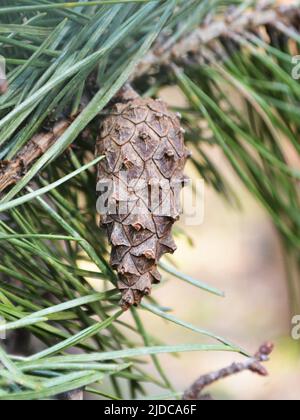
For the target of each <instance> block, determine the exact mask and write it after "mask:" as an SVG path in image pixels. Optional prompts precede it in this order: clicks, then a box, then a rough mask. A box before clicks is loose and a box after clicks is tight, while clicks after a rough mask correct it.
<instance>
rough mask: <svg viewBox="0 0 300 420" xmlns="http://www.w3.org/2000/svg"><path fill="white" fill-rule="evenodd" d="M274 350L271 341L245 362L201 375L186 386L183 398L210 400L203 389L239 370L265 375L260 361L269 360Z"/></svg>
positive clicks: (265, 370)
mask: <svg viewBox="0 0 300 420" xmlns="http://www.w3.org/2000/svg"><path fill="white" fill-rule="evenodd" d="M273 350H274V345H273V344H272V343H266V344H264V345H262V346H261V347H260V348H259V350H258V352H257V353H256V354H255V355H254V357H253V358H250V359H247V360H246V361H245V362H241V363H233V364H232V365H231V366H229V367H227V368H225V369H221V370H218V371H217V372H213V373H209V374H208V375H204V376H201V377H200V378H199V379H197V381H196V382H194V383H193V385H192V386H191V387H190V388H188V389H187V390H186V391H185V393H184V396H183V399H184V400H212V397H211V396H210V395H208V394H206V395H205V394H203V390H204V389H205V388H206V387H207V386H209V385H212V384H213V383H215V382H217V381H219V380H221V379H224V378H228V377H229V376H232V375H236V374H238V373H240V372H243V371H246V370H249V371H250V372H253V373H257V374H258V375H260V376H267V375H268V371H267V369H266V368H265V367H264V366H263V365H262V363H264V362H267V361H268V360H269V356H270V355H271V353H272V352H273Z"/></svg>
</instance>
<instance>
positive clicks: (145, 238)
mask: <svg viewBox="0 0 300 420" xmlns="http://www.w3.org/2000/svg"><path fill="white" fill-rule="evenodd" d="M96 155H97V156H101V155H104V156H105V157H106V159H103V160H102V161H101V162H100V164H99V167H98V190H100V189H101V190H102V192H103V191H105V188H103V187H104V185H106V188H107V189H108V188H109V193H108V196H107V200H106V204H107V206H106V208H105V211H104V212H103V211H101V213H102V217H101V225H102V226H103V227H104V228H105V229H106V231H107V234H108V237H109V240H110V243H111V245H112V253H111V265H112V267H113V268H114V269H115V270H117V272H118V278H119V280H118V287H119V289H120V291H121V292H122V300H121V302H120V305H121V307H122V308H123V309H124V310H126V309H128V308H129V307H130V306H132V305H137V304H139V303H140V302H141V299H142V297H143V296H145V295H149V294H150V292H151V288H152V284H155V283H159V282H160V279H161V276H160V273H159V272H158V270H157V264H158V261H159V259H160V258H161V257H162V255H164V254H166V253H173V252H174V251H175V250H176V245H175V243H174V240H173V238H172V234H171V230H172V226H173V224H174V223H175V221H176V220H178V219H179V216H180V203H179V198H178V197H179V193H180V190H181V188H182V187H183V186H184V183H185V181H186V178H185V177H184V175H183V169H184V166H185V163H186V160H187V157H189V152H188V151H187V149H186V148H185V146H184V138H183V130H182V129H181V127H180V119H179V116H178V115H175V114H173V113H172V112H169V111H168V109H167V106H166V105H165V104H164V103H163V102H162V101H160V100H153V99H142V98H139V97H135V98H134V99H131V100H129V101H128V102H127V103H121V102H120V103H117V104H115V105H114V106H113V107H112V109H111V110H110V114H109V115H108V116H107V117H105V118H104V120H103V124H102V128H101V133H100V136H99V139H98V141H97V147H96ZM100 200H102V201H101V203H102V205H103V200H104V199H103V195H102V196H100ZM104 201H105V200H104ZM98 211H99V209H98Z"/></svg>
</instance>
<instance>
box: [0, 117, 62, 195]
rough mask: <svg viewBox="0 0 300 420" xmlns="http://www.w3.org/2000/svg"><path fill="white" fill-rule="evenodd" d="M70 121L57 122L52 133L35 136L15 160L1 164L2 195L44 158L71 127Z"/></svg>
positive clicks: (0, 187) (0, 183)
mask: <svg viewBox="0 0 300 420" xmlns="http://www.w3.org/2000/svg"><path fill="white" fill-rule="evenodd" d="M69 125H70V121H69V120H67V119H65V120H61V121H59V122H57V123H56V124H55V125H54V127H53V128H52V129H51V131H50V132H47V133H41V134H37V135H36V136H34V137H33V138H32V139H31V140H30V141H29V142H28V143H27V144H26V145H25V147H24V148H23V149H22V150H21V151H20V153H19V154H18V155H17V156H16V158H15V159H13V160H11V161H1V162H0V193H1V192H2V191H4V190H5V189H6V188H7V187H9V186H11V185H13V184H16V183H17V182H18V181H19V180H20V179H21V178H22V176H24V175H25V174H26V172H27V171H28V169H29V168H30V166H31V165H32V164H33V163H34V162H35V161H36V160H37V159H38V158H39V157H40V156H42V155H43V154H44V153H45V152H46V151H47V150H48V149H49V148H50V147H51V146H52V145H53V144H54V143H55V141H56V140H57V139H58V138H59V137H60V136H61V135H62V134H63V133H64V132H65V130H66V129H67V128H68V127H69Z"/></svg>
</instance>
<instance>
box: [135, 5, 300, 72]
mask: <svg viewBox="0 0 300 420" xmlns="http://www.w3.org/2000/svg"><path fill="white" fill-rule="evenodd" d="M265 3H266V2H265V1H260V2H258V4H257V6H256V8H255V9H250V10H248V11H245V10H242V11H239V9H238V8H233V10H231V11H229V12H228V13H227V14H225V15H224V16H223V19H220V16H217V17H216V18H214V19H213V20H208V21H206V22H205V23H204V25H202V26H201V27H200V28H198V29H196V30H194V31H193V32H192V33H190V34H188V35H187V36H186V37H184V38H182V39H181V40H180V41H179V42H177V43H175V44H174V45H170V43H169V42H168V40H165V39H164V40H159V41H158V43H157V44H156V46H155V47H154V48H153V49H152V50H151V51H150V52H149V53H148V54H147V56H146V57H145V59H144V60H143V61H142V62H141V63H140V64H139V65H138V67H137V68H136V71H135V72H134V74H133V75H132V80H134V79H136V78H138V77H141V76H143V75H144V74H147V73H149V72H150V70H151V69H152V68H155V67H160V66H168V65H169V64H170V63H173V62H174V61H175V62H177V63H182V64H185V60H186V57H187V55H188V54H190V53H192V54H198V53H199V50H200V48H201V46H204V45H205V46H207V45H208V44H210V43H211V42H213V41H214V40H217V39H220V38H221V37H230V36H231V35H232V34H243V33H245V32H246V31H247V32H251V31H255V30H258V29H259V28H261V27H264V26H268V25H273V26H274V27H276V28H277V29H279V30H280V31H281V32H283V31H285V30H286V31H287V30H289V31H293V25H294V24H296V23H297V22H300V9H299V6H295V5H290V6H278V7H276V6H274V5H273V4H272V5H270V4H269V3H268V4H267V5H266V4H265Z"/></svg>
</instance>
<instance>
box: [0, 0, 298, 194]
mask: <svg viewBox="0 0 300 420" xmlns="http://www.w3.org/2000/svg"><path fill="white" fill-rule="evenodd" d="M297 20H300V10H299V7H297V6H295V5H293V6H279V7H275V6H274V5H273V4H270V3H269V2H267V4H266V2H265V1H260V2H258V4H257V5H256V7H255V9H250V10H246V11H245V10H244V9H240V8H230V10H229V11H228V13H227V14H225V15H224V17H223V19H221V18H220V17H216V18H214V19H213V20H207V21H206V22H205V23H204V25H202V26H201V27H200V28H198V29H196V30H195V31H193V32H192V33H191V34H188V35H187V36H186V37H183V38H182V39H180V40H179V42H177V43H175V44H174V45H172V44H171V43H170V40H168V39H162V38H161V39H160V40H158V42H157V43H156V45H155V46H154V47H153V49H152V50H151V51H150V52H149V53H148V54H147V55H146V57H145V58H144V59H143V60H142V61H141V62H140V63H139V65H138V66H137V67H136V69H135V71H134V72H133V74H132V76H131V78H130V80H131V81H133V80H135V79H138V78H139V77H141V76H143V75H145V74H148V73H150V71H151V69H153V68H157V67H161V66H169V65H170V64H172V63H174V62H176V63H179V64H180V63H182V64H183V65H184V64H185V60H186V57H187V56H188V54H197V53H199V52H200V48H201V46H204V45H208V44H210V43H211V42H212V41H214V40H216V39H219V38H221V37H224V36H225V37H226V36H229V37H232V36H234V34H241V33H244V32H245V31H247V32H250V31H254V30H257V29H259V28H260V27H262V26H267V25H273V26H275V27H276V28H277V29H279V30H281V31H284V30H286V31H293V25H294V24H295V23H296V22H297ZM69 125H70V123H69V122H68V121H64V120H62V121H60V122H59V123H57V124H56V125H55V126H54V128H53V130H52V132H51V133H47V134H45V133H42V134H37V135H36V136H34V138H33V139H32V140H30V141H29V142H28V144H27V145H26V146H25V147H24V148H23V150H21V151H20V153H19V154H18V156H17V157H16V158H15V159H14V160H13V161H11V162H2V163H1V167H0V192H2V191H4V190H5V189H6V188H7V187H8V186H11V185H13V184H15V183H17V182H18V180H19V179H20V178H21V177H22V175H24V174H25V173H26V172H27V170H28V169H29V168H30V166H31V165H32V164H33V163H34V162H35V161H36V160H37V159H38V158H39V157H40V156H41V155H42V154H43V153H44V152H45V151H46V150H48V149H49V148H50V147H51V146H52V145H53V143H54V142H55V141H56V140H57V139H58V138H59V137H60V135H62V134H63V133H64V131H65V130H66V129H67V128H68V126H69Z"/></svg>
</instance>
